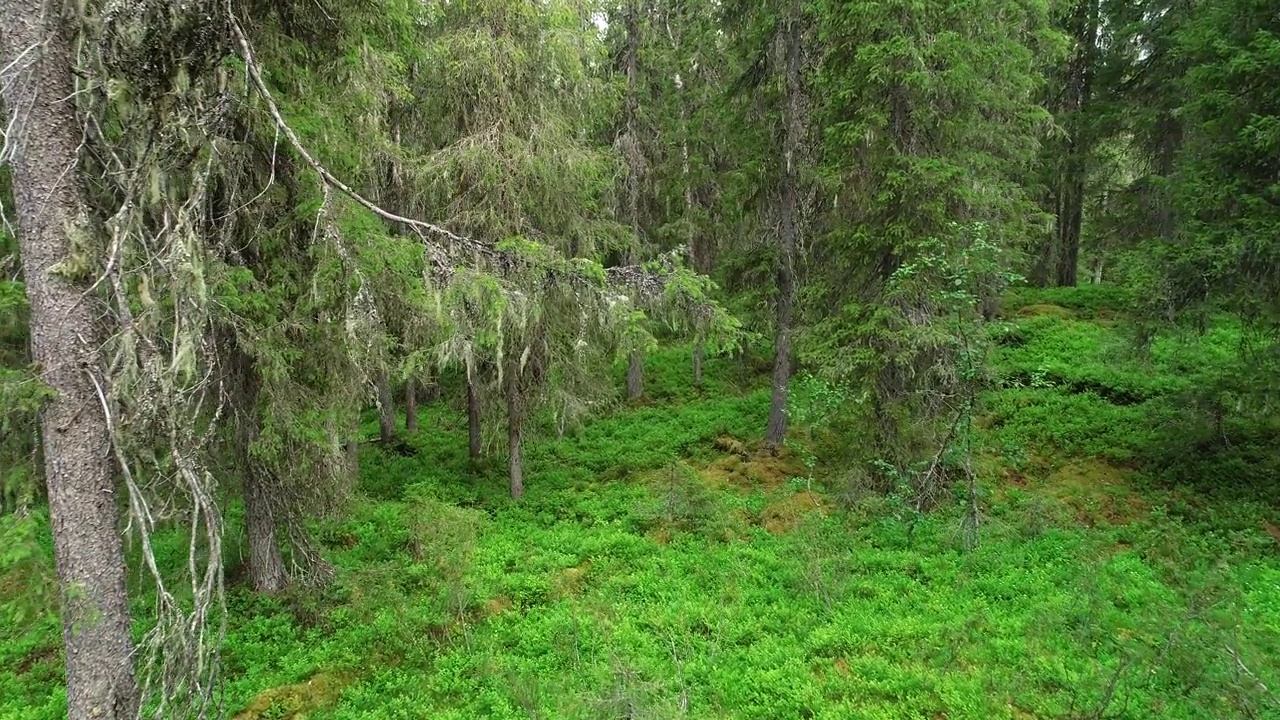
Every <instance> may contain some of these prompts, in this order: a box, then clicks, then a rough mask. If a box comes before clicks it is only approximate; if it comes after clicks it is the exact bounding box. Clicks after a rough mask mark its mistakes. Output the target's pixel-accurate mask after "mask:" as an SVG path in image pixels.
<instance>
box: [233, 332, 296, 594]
mask: <svg viewBox="0 0 1280 720" xmlns="http://www.w3.org/2000/svg"><path fill="white" fill-rule="evenodd" d="M225 348H226V350H225V351H224V352H227V353H229V354H230V355H231V358H230V361H231V372H232V373H233V375H232V383H233V396H232V403H233V407H234V409H235V433H236V443H235V458H236V466H237V469H238V470H239V471H240V473H241V477H242V478H243V484H244V522H245V533H246V535H248V539H249V577H250V581H251V582H252V584H253V589H254V590H257V591H258V592H264V593H269V594H270V593H277V592H280V591H281V590H283V589H284V588H285V586H286V585H288V584H289V575H288V573H287V572H286V571H285V568H284V558H283V556H282V555H281V554H280V544H279V542H278V540H277V539H276V517H275V513H274V512H273V510H272V498H271V489H270V487H269V486H268V483H269V482H270V477H269V475H268V474H267V470H266V468H264V467H262V465H261V463H259V462H258V461H257V460H256V459H255V458H254V457H253V452H252V450H253V443H254V441H255V440H257V438H258V435H259V433H260V432H261V421H260V417H259V415H258V407H257V406H258V394H259V392H260V389H261V385H260V384H259V382H258V375H257V370H256V368H255V367H254V362H253V358H252V357H250V356H249V355H248V354H247V353H245V352H244V350H243V349H241V347H240V345H239V344H238V343H237V341H236V340H235V338H234V337H232V338H231V339H230V340H229V341H228V342H227V343H226V345H225Z"/></svg>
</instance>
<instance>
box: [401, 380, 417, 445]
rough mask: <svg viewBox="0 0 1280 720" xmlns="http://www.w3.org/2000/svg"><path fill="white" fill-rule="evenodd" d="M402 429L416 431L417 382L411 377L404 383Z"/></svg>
mask: <svg viewBox="0 0 1280 720" xmlns="http://www.w3.org/2000/svg"><path fill="white" fill-rule="evenodd" d="M404 430H405V432H407V433H409V434H414V433H416V432H418V383H417V382H416V381H415V380H414V379H413V378H409V382H406V383H405V384H404Z"/></svg>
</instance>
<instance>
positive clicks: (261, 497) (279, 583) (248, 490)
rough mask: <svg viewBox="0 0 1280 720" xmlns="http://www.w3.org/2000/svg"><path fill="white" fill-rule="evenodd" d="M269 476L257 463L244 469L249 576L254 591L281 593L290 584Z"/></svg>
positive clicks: (251, 463)
mask: <svg viewBox="0 0 1280 720" xmlns="http://www.w3.org/2000/svg"><path fill="white" fill-rule="evenodd" d="M268 483H269V476H268V475H267V472H266V470H265V469H264V468H262V467H260V466H259V464H258V463H257V462H250V464H249V466H248V467H247V468H245V469H244V524H245V532H246V533H247V534H248V536H249V576H250V578H251V580H252V582H253V589H254V590H256V591H258V592H261V593H267V594H268V595H270V594H274V593H278V592H280V591H281V590H283V589H285V587H286V586H287V585H288V584H289V573H288V572H287V571H286V570H285V567H284V557H283V556H282V555H281V554H280V542H279V540H278V539H277V538H276V516H275V512H274V511H273V509H272V500H271V489H270V487H268Z"/></svg>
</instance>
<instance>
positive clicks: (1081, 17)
mask: <svg viewBox="0 0 1280 720" xmlns="http://www.w3.org/2000/svg"><path fill="white" fill-rule="evenodd" d="M1098 11H1099V8H1098V0H1080V3H1079V5H1078V6H1077V8H1076V14H1075V18H1074V20H1073V25H1074V27H1073V30H1074V31H1075V32H1074V34H1075V40H1076V47H1077V51H1076V56H1075V57H1074V58H1073V59H1072V61H1071V65H1070V66H1069V67H1068V70H1067V88H1066V90H1067V100H1066V103H1067V112H1068V115H1067V131H1068V138H1067V148H1066V157H1065V158H1064V161H1065V163H1064V168H1063V175H1062V178H1061V180H1060V182H1061V188H1060V190H1059V203H1058V221H1057V228H1058V267H1057V274H1056V275H1057V277H1056V279H1057V283H1058V285H1059V286H1061V287H1075V285H1076V284H1077V283H1078V282H1079V265H1080V231H1081V228H1082V226H1083V224H1084V199H1085V198H1084V195H1085V176H1086V175H1087V173H1088V172H1089V168H1088V155H1089V154H1090V151H1091V148H1090V147H1089V146H1088V142H1089V140H1090V138H1087V137H1084V135H1085V130H1086V126H1087V120H1086V118H1085V113H1086V112H1087V111H1088V110H1089V107H1090V105H1091V104H1092V99H1093V76H1094V63H1095V61H1096V57H1097V44H1098Z"/></svg>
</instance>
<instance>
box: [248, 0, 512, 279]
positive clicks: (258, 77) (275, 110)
mask: <svg viewBox="0 0 1280 720" xmlns="http://www.w3.org/2000/svg"><path fill="white" fill-rule="evenodd" d="M227 16H228V19H229V21H230V24H231V31H232V33H233V34H234V35H235V38H236V43H237V44H238V45H239V46H240V57H241V59H243V60H244V63H245V71H246V73H247V74H248V77H249V80H250V81H251V82H252V83H253V85H254V87H255V88H256V89H257V91H258V94H259V95H261V96H262V100H263V102H265V103H266V104H267V111H268V112H269V113H270V114H271V119H272V120H273V121H274V122H275V125H276V127H277V128H278V129H279V130H280V132H281V133H283V134H284V136H285V137H286V138H288V140H289V144H290V145H292V146H293V149H294V150H295V151H296V152H297V153H298V154H299V155H300V156H302V159H303V160H305V161H306V163H307V164H308V165H310V166H311V169H312V170H314V171H315V172H316V174H317V175H319V176H320V178H321V180H323V181H324V182H325V184H327V185H329V186H331V187H333V188H335V189H337V190H338V192H340V193H342V194H343V195H346V196H347V197H349V198H351V199H352V200H354V201H355V202H357V203H358V204H360V205H361V206H362V207H364V208H365V209H366V210H368V211H369V212H371V213H373V214H374V215H377V216H378V217H380V218H382V219H383V220H386V221H388V222H393V223H400V224H402V225H406V226H408V227H411V228H413V229H414V230H415V231H416V232H417V233H418V235H419V236H420V237H421V238H422V240H423V242H424V243H426V245H427V247H428V252H430V253H431V255H432V259H433V260H434V261H435V262H436V264H437V265H439V266H441V267H442V268H445V267H447V266H448V260H447V248H445V247H442V246H440V245H437V244H435V243H433V242H431V241H430V240H428V239H427V234H428V233H430V234H432V235H439V236H443V237H445V238H447V239H448V240H450V241H452V242H454V243H456V244H457V245H459V246H461V247H462V248H464V249H466V250H469V251H471V252H472V253H476V254H481V255H490V254H492V253H493V248H492V247H491V246H489V245H488V244H486V243H483V242H480V241H477V240H473V239H471V238H467V237H463V236H461V235H458V234H457V233H454V232H451V231H449V230H447V229H445V228H443V227H441V226H439V225H435V224H433V223H429V222H426V221H423V220H417V219H414V218H409V217H405V216H403V215H398V214H396V213H393V212H391V211H389V210H386V209H384V208H383V207H381V206H380V205H378V204H377V203H374V202H373V201H372V200H369V199H368V198H366V197H364V196H363V195H361V194H360V193H358V192H356V190H355V189H354V188H352V187H351V186H350V185H348V184H346V183H344V182H343V181H342V180H340V179H338V178H337V177H336V176H335V175H334V174H333V173H331V172H329V169H328V168H326V167H325V166H324V165H323V164H322V163H321V162H320V161H319V160H317V159H316V157H315V156H314V155H312V154H311V153H310V152H309V151H308V150H307V148H306V146H305V145H303V144H302V140H301V138H299V137H298V134H297V133H295V132H294V131H293V128H292V127H290V126H289V123H288V122H287V121H286V120H285V118H284V115H283V113H281V112H280V107H279V106H278V105H276V101H275V98H274V97H272V95H271V90H270V89H268V88H267V84H266V82H265V81H264V80H263V79H262V71H261V68H260V67H259V66H258V62H257V60H256V59H255V56H254V54H253V46H252V45H251V44H250V43H249V38H248V36H247V35H246V34H245V32H244V29H243V28H242V27H241V26H240V21H239V20H238V19H236V16H235V14H234V13H233V12H232V11H231V6H230V3H228V5H227Z"/></svg>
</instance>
